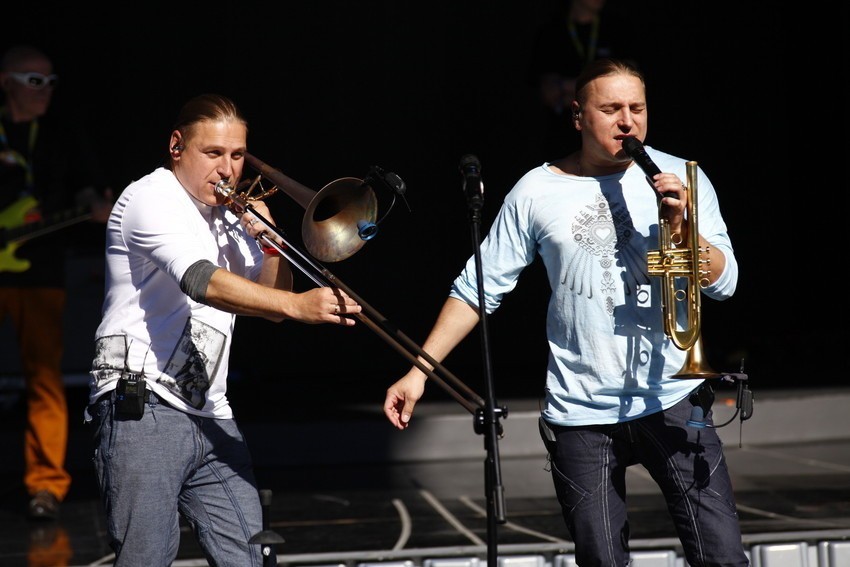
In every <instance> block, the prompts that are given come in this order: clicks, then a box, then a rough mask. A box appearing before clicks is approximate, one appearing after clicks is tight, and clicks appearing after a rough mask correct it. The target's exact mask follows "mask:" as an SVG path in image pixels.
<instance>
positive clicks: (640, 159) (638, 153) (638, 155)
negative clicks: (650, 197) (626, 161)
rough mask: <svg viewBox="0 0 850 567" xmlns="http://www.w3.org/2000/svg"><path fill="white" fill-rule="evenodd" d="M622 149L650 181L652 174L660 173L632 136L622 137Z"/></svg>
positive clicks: (666, 195)
mask: <svg viewBox="0 0 850 567" xmlns="http://www.w3.org/2000/svg"><path fill="white" fill-rule="evenodd" d="M623 151H625V152H626V155H628V156H629V157H630V158H632V159H633V160H635V163H636V164H638V167H640V168H641V170H643V173H644V175H646V178H647V179H648V180H649V182H650V183H652V182H653V180H652V178H653V176H655V175H657V174H659V173H661V170H660V169H658V166H657V165H655V162H653V161H652V160H651V159H649V155H647V153H646V149H644V147H643V144H642V143H641V142H640V140H638V139H637V138H635V137H634V136H629V137H628V138H623ZM664 196H665V197H676V194H675V193H665V194H664Z"/></svg>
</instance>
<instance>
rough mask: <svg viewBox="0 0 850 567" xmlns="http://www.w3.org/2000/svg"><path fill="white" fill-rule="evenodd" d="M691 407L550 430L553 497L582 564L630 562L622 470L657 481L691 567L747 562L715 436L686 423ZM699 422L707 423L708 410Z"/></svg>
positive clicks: (616, 566) (618, 566)
mask: <svg viewBox="0 0 850 567" xmlns="http://www.w3.org/2000/svg"><path fill="white" fill-rule="evenodd" d="M692 408H693V404H692V403H691V401H690V398H685V399H684V400H682V401H681V402H679V403H678V404H676V405H675V406H673V407H671V408H670V409H668V410H666V411H664V412H659V413H655V414H652V415H649V416H646V417H643V418H640V419H636V420H634V421H629V422H626V423H618V424H614V425H589V426H579V427H561V426H557V425H549V426H548V427H549V431H550V432H551V433H552V434H553V435H554V441H550V440H547V439H546V431H545V426H544V425H543V424H542V423H541V432H542V434H543V436H544V443H545V444H546V448H547V450H548V452H549V458H550V460H551V465H552V479H553V481H554V484H555V492H556V494H557V496H558V501H559V503H560V504H561V510H562V512H563V515H564V521H565V522H566V524H567V528H568V529H569V531H570V534H571V535H572V537H573V541H574V542H575V546H576V563H577V564H578V565H580V566H581V567H588V566H602V565H604V566H611V567H623V566H626V565H629V520H628V516H627V514H626V467H628V466H630V465H632V464H636V463H640V464H642V465H643V466H644V467H645V468H646V470H647V471H649V474H650V475H651V476H652V478H653V479H654V480H655V482H656V483H657V484H658V486H659V488H660V489H661V492H662V493H663V494H664V498H665V499H666V501H667V509H668V511H669V512H670V516H671V517H672V519H673V523H674V524H675V527H676V533H677V534H678V536H679V539H680V540H681V542H682V546H683V549H684V553H685V558H686V559H687V561H688V564H689V565H690V566H691V567H708V566H721V565H722V566H732V565H734V566H746V565H749V561H748V560H747V557H746V555H745V554H744V548H743V544H742V542H741V528H740V526H739V524H738V514H737V510H736V508H735V499H734V495H733V493H732V484H731V480H730V478H729V471H728V470H727V468H726V460H725V458H724V456H723V446H722V443H721V441H720V438H719V437H718V435H717V431H716V430H715V429H711V428H703V429H700V428H694V427H690V426H687V425H686V424H685V422H686V421H687V419H688V418H689V417H690V415H691V410H692ZM706 423H708V424H709V425H712V424H713V422H712V420H711V413H710V412H709V414H708V415H707V416H706Z"/></svg>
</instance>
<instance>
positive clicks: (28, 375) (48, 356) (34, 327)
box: [0, 287, 71, 501]
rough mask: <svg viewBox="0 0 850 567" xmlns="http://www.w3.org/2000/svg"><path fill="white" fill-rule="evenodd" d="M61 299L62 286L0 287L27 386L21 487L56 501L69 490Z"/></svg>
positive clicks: (1, 310)
mask: <svg viewBox="0 0 850 567" xmlns="http://www.w3.org/2000/svg"><path fill="white" fill-rule="evenodd" d="M65 300H66V292H65V290H64V289H60V288H46V287H41V288H3V287H0V321H2V320H4V319H5V318H6V316H9V317H10V318H11V319H12V325H13V326H14V329H15V335H16V337H17V339H18V346H19V348H20V354H21V365H22V367H23V371H24V380H25V382H26V402H27V423H26V432H25V434H24V485H25V486H26V489H27V492H29V494H30V495H33V494H35V493H36V492H38V491H39V490H49V491H50V492H52V493H53V494H54V495H55V496H56V498H58V499H59V500H60V501H62V500H64V498H65V496H66V495H67V494H68V489H69V488H70V486H71V475H70V474H69V473H68V471H67V470H65V456H66V452H67V446H68V404H67V400H66V398H65V384H64V382H63V380H62V354H63V350H64V343H63V326H62V317H63V314H64V311H65Z"/></svg>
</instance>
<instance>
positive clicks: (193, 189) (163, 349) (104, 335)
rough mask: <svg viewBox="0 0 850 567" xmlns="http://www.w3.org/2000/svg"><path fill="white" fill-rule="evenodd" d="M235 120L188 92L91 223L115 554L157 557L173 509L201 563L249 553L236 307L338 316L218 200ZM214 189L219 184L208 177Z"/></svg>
mask: <svg viewBox="0 0 850 567" xmlns="http://www.w3.org/2000/svg"><path fill="white" fill-rule="evenodd" d="M247 134H248V127H247V123H246V121H245V119H244V117H243V116H242V114H241V113H240V111H239V110H238V108H237V107H236V105H235V104H234V103H233V102H232V101H230V100H229V99H227V98H225V97H222V96H219V95H214V94H207V95H201V96H198V97H195V98H193V99H192V100H190V101H188V102H187V103H186V104H185V105H184V106H183V108H182V109H181V111H180V113H179V115H178V118H177V122H176V124H175V125H174V128H173V130H172V132H171V134H170V140H169V143H168V159H167V162H166V165H165V166H164V167H159V168H157V169H156V170H154V171H153V172H151V173H150V174H148V175H147V176H145V177H143V178H141V179H139V180H138V181H134V182H133V183H131V184H130V185H129V186H128V187H127V188H126V189H124V191H123V192H122V194H121V196H120V198H119V199H118V201H117V202H116V204H115V206H114V208H113V209H112V213H111V215H110V217H109V220H108V222H107V234H106V295H105V301H104V306H103V319H102V321H101V323H100V325H99V327H98V329H97V333H96V337H95V357H94V360H93V363H92V370H91V380H90V386H91V391H90V398H89V403H90V405H89V406H88V408H87V411H86V419H87V420H91V421H92V422H93V425H94V440H95V458H94V462H95V468H96V472H97V476H98V481H99V483H100V490H101V497H102V499H103V503H104V506H105V508H106V513H107V520H108V521H107V529H108V531H109V537H110V545H111V546H112V548H113V550H114V551H115V555H116V558H115V565H116V566H121V567H128V566H139V567H143V566H144V567H150V566H152V565H154V566H162V567H165V566H167V565H171V563H172V562H173V561H174V559H175V557H176V556H177V551H178V547H179V539H180V529H179V516H180V515H182V516H183V517H184V518H185V519H186V520H187V521H188V523H189V524H190V525H191V526H192V528H193V530H194V533H195V535H196V537H197V539H198V542H199V544H200V546H201V548H202V549H203V551H204V554H205V556H206V557H207V558H208V559H209V560H210V562H211V563H213V564H215V565H245V566H253V567H260V566H261V565H264V564H265V563H264V561H263V556H262V553H261V545H260V544H250V543H249V540H250V539H251V537H252V536H253V535H255V534H257V533H259V532H261V531H262V529H263V522H262V510H261V505H260V499H259V494H258V490H257V486H256V481H255V478H254V473H253V470H252V464H251V457H250V454H249V451H248V446H247V444H246V442H245V440H244V439H243V437H242V434H241V432H240V430H239V428H238V426H237V424H236V422H235V420H234V419H233V412H232V410H231V407H230V404H229V402H228V399H227V395H226V394H227V374H228V356H229V352H230V345H231V337H232V332H233V327H234V323H235V316H236V315H247V316H255V317H264V318H266V319H269V320H272V321H283V320H286V319H292V320H295V321H301V322H304V323H331V324H338V325H346V326H350V325H354V323H355V321H354V320H353V319H351V318H349V317H346V315H355V314H357V313H359V312H360V311H361V307H360V305H358V304H357V303H356V302H355V301H354V300H353V299H351V297H349V296H348V294H346V293H345V292H344V291H342V290H338V289H335V288H332V287H319V288H314V289H311V290H309V291H306V292H303V293H294V292H293V291H292V285H293V277H292V272H291V270H290V265H289V262H288V261H287V260H286V259H285V258H284V257H282V256H281V251H282V250H285V248H283V247H282V244H281V242H280V239H279V237H278V236H276V235H275V234H274V232H275V231H273V230H271V229H273V228H274V220H273V219H272V217H271V215H270V214H269V210H268V207H267V206H266V204H265V203H263V202H262V201H261V200H254V201H253V202H251V203H250V206H248V205H249V204H248V202H247V201H246V200H245V199H234V198H233V192H234V188H235V187H237V185H238V182H239V179H240V177H241V175H242V170H243V167H244V157H245V154H246V151H247V147H246V139H247ZM222 188H226V190H224V191H223V190H222Z"/></svg>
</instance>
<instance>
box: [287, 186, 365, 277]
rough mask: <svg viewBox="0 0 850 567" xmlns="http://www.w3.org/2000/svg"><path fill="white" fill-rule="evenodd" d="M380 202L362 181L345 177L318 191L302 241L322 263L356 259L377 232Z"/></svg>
mask: <svg viewBox="0 0 850 567" xmlns="http://www.w3.org/2000/svg"><path fill="white" fill-rule="evenodd" d="M377 218H378V200H377V198H376V197H375V192H374V191H372V188H371V187H370V186H369V185H368V184H367V183H365V182H364V181H363V180H362V179H357V178H355V177H343V178H341V179H337V180H335V181H331V182H330V183H328V184H327V185H326V186H325V187H324V188H323V189H322V190H321V191H318V192H317V193H316V194H315V195H314V196H313V198H312V199H311V200H310V203H309V204H308V205H307V208H306V210H305V213H304V221H303V222H302V224H301V238H302V240H303V242H304V246H305V247H306V248H307V250H308V251H309V252H310V254H311V255H312V256H313V257H315V258H316V259H318V260H320V261H322V262H338V261H340V260H345V259H346V258H349V257H350V256H353V255H354V254H355V253H356V252H357V251H358V250H360V248H362V247H363V245H364V244H366V241H367V240H369V239H370V238H372V237H373V236H374V235H375V233H376V232H377V226H376V224H375V221H376V219H377Z"/></svg>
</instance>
